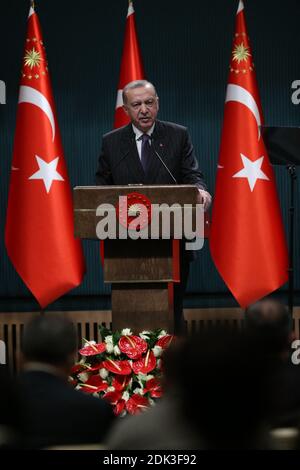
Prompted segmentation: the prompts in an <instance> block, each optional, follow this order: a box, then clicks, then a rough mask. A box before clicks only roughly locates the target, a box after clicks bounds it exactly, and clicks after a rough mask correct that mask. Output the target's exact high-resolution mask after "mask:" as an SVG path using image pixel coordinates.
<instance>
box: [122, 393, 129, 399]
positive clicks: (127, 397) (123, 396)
mask: <svg viewBox="0 0 300 470" xmlns="http://www.w3.org/2000/svg"><path fill="white" fill-rule="evenodd" d="M122 398H123V400H125V401H128V400H129V393H128V392H127V391H125V392H123V394H122Z"/></svg>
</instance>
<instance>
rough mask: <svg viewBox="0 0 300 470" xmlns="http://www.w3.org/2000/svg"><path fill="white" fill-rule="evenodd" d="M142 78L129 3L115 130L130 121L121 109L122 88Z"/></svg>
mask: <svg viewBox="0 0 300 470" xmlns="http://www.w3.org/2000/svg"><path fill="white" fill-rule="evenodd" d="M144 78H145V74H144V68H143V62H142V55H141V51H140V47H139V43H138V38H137V33H136V26H135V12H134V8H133V4H132V1H129V7H128V13H127V19H126V28H125V41H124V49H123V55H122V61H121V71H120V80H119V86H118V94H117V103H116V112H115V121H114V128H115V129H117V128H118V127H122V126H125V125H126V124H129V122H130V119H129V118H128V116H127V114H126V113H125V111H124V110H123V108H122V106H123V98H122V91H123V88H124V87H125V85H127V83H130V82H132V81H133V80H144Z"/></svg>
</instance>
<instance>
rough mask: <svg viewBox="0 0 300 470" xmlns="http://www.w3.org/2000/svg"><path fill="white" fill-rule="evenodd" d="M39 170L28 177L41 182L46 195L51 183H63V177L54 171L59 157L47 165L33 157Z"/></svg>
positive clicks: (38, 158)
mask: <svg viewBox="0 0 300 470" xmlns="http://www.w3.org/2000/svg"><path fill="white" fill-rule="evenodd" d="M35 158H36V161H37V164H38V166H39V170H38V171H37V172H36V173H34V174H33V175H32V176H30V177H29V178H28V179H30V180H43V182H44V185H45V188H46V191H47V193H49V192H50V189H51V186H52V183H53V181H64V179H63V177H62V176H61V175H60V174H59V173H58V172H57V171H56V168H57V165H58V160H59V157H57V158H54V160H52V161H51V162H49V163H47V162H45V160H43V159H42V158H40V157H38V156H37V155H36V156H35Z"/></svg>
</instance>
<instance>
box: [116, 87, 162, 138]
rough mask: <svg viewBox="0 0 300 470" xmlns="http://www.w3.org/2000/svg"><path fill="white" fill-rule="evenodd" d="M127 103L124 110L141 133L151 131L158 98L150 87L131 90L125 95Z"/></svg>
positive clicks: (156, 111) (157, 107)
mask: <svg viewBox="0 0 300 470" xmlns="http://www.w3.org/2000/svg"><path fill="white" fill-rule="evenodd" d="M126 96H127V101H126V103H125V104H124V110H125V112H126V114H128V116H129V117H130V119H131V122H132V124H134V125H135V127H137V128H138V129H139V130H140V131H141V132H147V131H148V130H149V129H151V127H152V125H153V124H154V121H155V119H156V116H157V113H158V109H159V106H158V97H157V96H156V94H155V91H154V89H153V87H152V86H150V85H146V86H142V87H139V88H133V89H132V90H128V91H127V93H126Z"/></svg>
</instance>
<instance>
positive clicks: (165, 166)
mask: <svg viewBox="0 0 300 470" xmlns="http://www.w3.org/2000/svg"><path fill="white" fill-rule="evenodd" d="M150 139H151V143H152V145H153V150H154V153H155V155H156V156H157V158H159V160H160V162H161V164H162V165H163V166H164V168H165V170H166V171H167V172H168V174H169V175H170V176H171V178H172V180H173V181H174V183H175V184H178V182H177V180H176V178H175V176H174V175H173V173H172V172H171V170H170V169H169V168H168V167H167V165H166V164H165V162H164V161H163V159H162V158H161V156H160V155H159V153H158V152H157V150H156V148H155V142H154V138H153V137H152V135H151V136H150Z"/></svg>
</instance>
